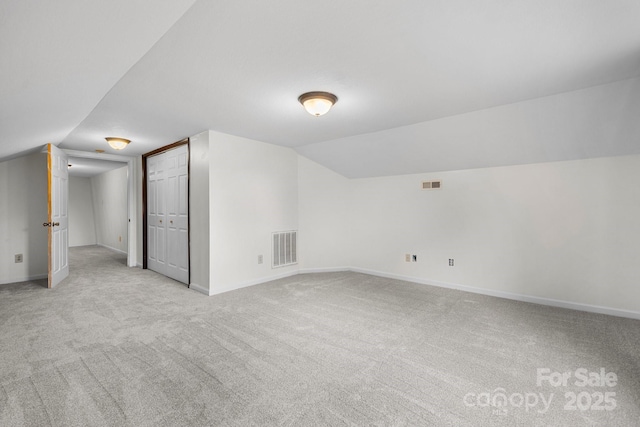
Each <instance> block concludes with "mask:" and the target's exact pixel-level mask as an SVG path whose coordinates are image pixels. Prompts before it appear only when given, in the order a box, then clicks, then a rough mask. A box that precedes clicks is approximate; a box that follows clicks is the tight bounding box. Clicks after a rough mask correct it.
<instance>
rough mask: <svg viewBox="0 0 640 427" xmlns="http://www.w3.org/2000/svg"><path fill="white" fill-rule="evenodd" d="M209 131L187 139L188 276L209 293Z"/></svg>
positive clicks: (200, 289)
mask: <svg viewBox="0 0 640 427" xmlns="http://www.w3.org/2000/svg"><path fill="white" fill-rule="evenodd" d="M209 161H210V160H209V131H206V132H202V133H200V134H198V135H195V136H193V137H191V138H189V236H190V238H189V244H190V247H189V255H190V265H189V269H190V271H189V273H190V274H189V278H190V285H191V287H192V288H194V289H196V290H198V291H199V292H202V293H204V294H209V279H210V271H209V249H210V240H209V235H210V232H209V220H210V214H209V204H210V197H209Z"/></svg>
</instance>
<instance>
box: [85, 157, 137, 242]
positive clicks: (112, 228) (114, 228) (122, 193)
mask: <svg viewBox="0 0 640 427" xmlns="http://www.w3.org/2000/svg"><path fill="white" fill-rule="evenodd" d="M91 192H92V194H93V211H94V213H95V223H96V239H97V242H98V244H99V245H102V246H106V247H108V248H111V249H115V250H117V251H121V252H124V253H126V252H127V250H128V246H127V231H128V230H127V227H128V210H127V167H126V166H124V167H122V168H119V169H114V170H112V171H109V172H106V173H103V174H100V175H97V176H94V177H91Z"/></svg>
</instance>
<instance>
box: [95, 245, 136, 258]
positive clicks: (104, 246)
mask: <svg viewBox="0 0 640 427" xmlns="http://www.w3.org/2000/svg"><path fill="white" fill-rule="evenodd" d="M98 246H102V247H103V248H107V249H111V250H112V251H116V252H120V253H121V254H125V255H129V254H127V252H126V251H123V250H121V249H116V248H112V247H111V246H107V245H102V244H100V243H98Z"/></svg>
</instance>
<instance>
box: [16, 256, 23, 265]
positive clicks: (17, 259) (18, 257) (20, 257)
mask: <svg viewBox="0 0 640 427" xmlns="http://www.w3.org/2000/svg"><path fill="white" fill-rule="evenodd" d="M15 259H16V260H15V262H16V263H18V262H22V254H16V257H15Z"/></svg>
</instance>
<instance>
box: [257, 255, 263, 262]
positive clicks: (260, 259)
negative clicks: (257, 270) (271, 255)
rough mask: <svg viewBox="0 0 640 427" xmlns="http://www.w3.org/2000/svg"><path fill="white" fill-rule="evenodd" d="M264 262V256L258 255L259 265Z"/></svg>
mask: <svg viewBox="0 0 640 427" xmlns="http://www.w3.org/2000/svg"><path fill="white" fill-rule="evenodd" d="M262 261H263V259H262V255H258V264H262Z"/></svg>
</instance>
